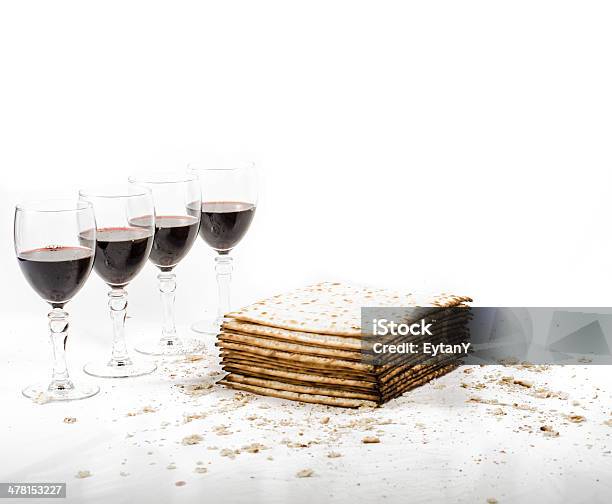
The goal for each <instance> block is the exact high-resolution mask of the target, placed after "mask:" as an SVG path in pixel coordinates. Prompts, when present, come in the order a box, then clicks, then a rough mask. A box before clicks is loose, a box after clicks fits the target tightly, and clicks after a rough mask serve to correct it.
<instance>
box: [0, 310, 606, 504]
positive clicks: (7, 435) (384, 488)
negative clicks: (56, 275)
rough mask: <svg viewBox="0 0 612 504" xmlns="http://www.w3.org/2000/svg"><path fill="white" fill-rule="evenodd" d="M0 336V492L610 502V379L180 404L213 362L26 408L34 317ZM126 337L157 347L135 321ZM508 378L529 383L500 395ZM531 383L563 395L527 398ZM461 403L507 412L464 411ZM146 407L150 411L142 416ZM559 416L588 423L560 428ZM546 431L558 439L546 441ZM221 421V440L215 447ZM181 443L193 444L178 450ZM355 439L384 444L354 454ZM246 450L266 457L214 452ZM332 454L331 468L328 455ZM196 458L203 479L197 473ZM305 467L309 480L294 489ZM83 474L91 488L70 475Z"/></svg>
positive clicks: (455, 382) (159, 498)
mask: <svg viewBox="0 0 612 504" xmlns="http://www.w3.org/2000/svg"><path fill="white" fill-rule="evenodd" d="M4 324H5V325H4V331H3V332H4V335H3V336H4V338H3V352H2V365H1V366H0V394H1V398H2V413H1V415H0V427H1V429H0V446H1V456H0V481H2V482H66V483H67V484H68V498H67V499H66V501H67V502H74V503H76V502H79V503H81V502H92V503H105V504H106V503H115V504H119V503H124V502H125V503H128V502H129V503H133V502H151V503H158V502H159V503H166V504H167V503H175V502H176V503H179V502H250V503H252V502H266V503H268V504H270V503H276V502H278V503H284V502H293V503H300V502H338V503H340V502H469V503H471V502H486V501H487V499H490V498H493V499H497V501H499V502H534V501H538V502H609V500H608V499H609V497H610V495H612V453H611V450H612V426H609V425H607V424H605V423H604V422H605V421H609V420H612V399H611V390H612V385H611V380H610V378H611V376H612V372H611V368H610V367H604V366H580V367H554V368H549V369H547V370H545V371H543V372H534V371H532V370H528V369H520V370H518V369H515V368H510V367H502V366H495V367H483V368H474V369H473V371H472V372H471V373H470V374H466V373H464V372H463V369H459V370H457V371H455V372H453V373H451V374H450V375H447V376H445V377H443V378H441V379H439V380H437V381H435V382H434V383H430V384H428V385H426V386H424V387H421V388H419V389H418V390H415V391H412V392H409V393H407V394H405V395H404V396H403V397H401V398H399V399H396V400H394V401H391V402H390V403H388V404H387V405H385V406H384V407H382V408H379V409H376V410H371V409H366V410H345V409H336V408H328V407H324V406H318V405H306V404H298V403H293V402H289V401H283V400H279V399H274V398H266V397H256V396H252V395H250V394H238V395H236V392H234V391H232V390H229V389H226V388H224V387H222V386H219V385H214V386H213V387H211V388H210V389H208V390H204V392H203V395H200V396H191V395H187V394H185V393H184V392H183V391H182V390H181V389H180V388H179V387H177V385H179V384H183V385H189V384H197V383H202V382H205V381H207V380H210V376H208V375H209V373H210V371H211V370H215V369H217V366H216V364H215V363H214V362H213V360H212V359H209V360H201V361H197V362H193V363H189V362H185V361H184V359H181V358H172V359H166V360H164V361H160V365H159V367H158V370H157V371H156V372H155V373H154V374H153V375H150V376H146V377H140V378H135V379H125V380H96V381H97V382H98V383H99V384H100V386H101V388H102V391H101V393H100V394H99V395H97V396H96V397H94V398H91V399H87V400H83V401H77V402H72V403H49V404H43V405H39V404H34V403H32V402H31V401H30V400H28V399H26V398H24V397H22V395H21V392H20V390H21V388H22V387H23V386H24V385H26V384H28V383H30V382H32V381H36V380H37V379H43V380H47V379H48V370H49V367H50V355H49V352H50V348H49V347H48V345H47V344H46V335H45V332H44V331H45V326H44V314H42V313H41V317H40V320H39V319H38V318H37V317H35V316H31V317H23V316H11V315H10V314H7V315H6V317H5V320H4ZM90 325H92V326H95V327H91V328H88V329H87V332H88V335H91V336H92V337H87V338H85V337H83V338H80V339H79V335H80V332H82V331H84V326H85V325H84V324H83V323H81V324H80V325H79V324H75V326H76V327H73V328H72V334H71V339H70V341H69V348H68V351H69V353H68V357H69V365H70V368H71V371H72V377H73V379H74V380H75V381H77V380H78V381H84V380H92V378H90V377H87V376H85V375H83V373H82V372H80V366H82V364H83V363H84V362H85V361H86V360H87V359H88V358H91V357H103V358H105V357H106V356H107V352H108V348H107V346H106V345H107V343H108V339H109V336H108V331H109V330H110V327H108V325H106V326H105V325H104V324H102V323H100V324H90ZM128 327H129V329H131V330H132V334H133V335H134V334H136V333H138V334H149V337H156V335H157V334H156V332H157V330H156V329H155V328H151V329H147V326H145V325H144V324H143V323H141V322H140V321H139V320H137V319H130V320H129V324H128ZM149 327H150V326H149ZM32 333H38V339H37V336H36V335H33V334H32ZM33 341H40V345H33V344H32V342H33ZM23 342H28V344H27V345H26V344H24V343H23ZM140 358H144V357H140ZM173 374H175V375H176V376H175V377H174V378H172V377H171V375H173ZM505 375H508V376H514V377H522V378H525V379H528V380H531V381H532V382H533V383H534V387H533V388H531V389H528V388H525V387H521V386H520V385H504V384H501V383H499V379H500V378H501V376H505ZM487 377H488V378H487ZM462 382H463V383H464V384H465V386H467V388H464V387H462V386H461V383H462ZM477 383H485V384H486V386H485V388H484V389H478V388H475V385H476V384H477ZM540 386H541V387H547V388H548V389H550V390H552V391H555V392H563V393H564V394H567V399H559V398H557V397H551V398H547V399H542V398H536V397H533V396H532V395H530V394H532V392H533V390H534V388H536V387H540ZM474 396H478V397H480V398H483V399H485V400H486V399H495V400H498V401H499V402H500V403H503V404H507V405H502V406H495V405H490V404H486V403H482V402H480V403H477V402H466V401H467V400H468V399H469V398H470V397H474ZM236 397H238V398H242V399H239V400H236ZM563 397H565V396H563ZM514 403H516V404H518V405H519V407H516V406H512V405H513V404H514ZM526 405H531V406H533V408H534V409H533V411H531V410H528V409H523V407H524V406H526ZM145 406H150V407H151V408H153V409H155V411H154V412H151V413H142V412H141V411H142V408H143V407H145ZM497 408H501V410H502V411H503V412H504V413H506V414H505V415H500V414H495V412H496V410H497ZM128 413H136V415H133V416H129V415H128ZM202 413H203V414H205V418H200V419H193V420H192V421H190V422H185V415H194V414H196V415H197V414H202ZM498 413H499V412H498ZM570 413H573V414H580V415H583V416H584V417H586V421H584V422H582V423H578V424H576V423H572V422H569V421H568V420H567V417H566V416H565V415H567V414H570ZM65 417H75V418H76V419H77V421H76V423H74V424H66V423H64V421H63V419H64V418H65ZM325 417H329V422H328V423H327V424H323V423H321V420H322V419H324V418H325ZM544 424H548V425H551V426H552V427H553V428H554V429H555V430H557V431H558V432H559V436H558V437H547V436H545V435H544V433H542V431H540V426H541V425H544ZM220 425H225V426H227V431H229V432H231V433H230V434H227V435H219V431H218V430H217V431H216V430H215V429H214V428H215V427H217V426H220ZM192 434H199V435H200V436H202V438H203V439H202V441H201V442H200V443H199V444H195V445H190V446H189V445H183V444H182V443H181V441H182V439H183V438H184V437H186V436H189V435H192ZM365 436H377V437H379V439H380V441H381V442H380V443H378V444H363V443H362V442H361V440H362V439H363V438H364V437H365ZM287 440H288V442H287ZM254 442H257V443H261V444H263V445H265V446H266V447H267V448H268V449H265V450H261V451H260V452H258V453H248V452H246V451H242V452H241V453H239V454H237V455H236V456H235V458H230V457H227V456H222V455H221V450H222V449H232V450H234V449H241V448H242V447H243V446H245V445H248V444H250V443H254ZM298 443H302V444H304V445H307V446H305V447H299V446H298V445H297V444H298ZM214 447H217V449H211V448H214ZM332 451H333V452H338V453H340V454H341V456H340V457H337V458H329V457H328V456H327V455H328V454H329V453H330V452H332ZM198 461H200V462H201V463H202V464H201V466H200V467H206V468H207V472H206V473H205V474H198V473H196V472H194V469H195V468H196V467H198V465H197V462H198ZM170 464H174V465H175V466H176V468H175V469H168V466H169V465H170ZM302 469H312V470H313V471H314V473H313V475H312V476H311V477H308V478H298V477H296V473H297V472H298V471H300V470H302ZM85 470H86V471H90V472H91V474H92V476H91V477H88V478H84V479H79V478H76V477H75V475H76V474H77V472H78V471H85ZM122 474H123V475H122ZM177 481H184V482H185V484H184V485H183V486H176V484H175V483H176V482H177ZM19 501H20V499H15V500H14V502H19ZM7 502H9V501H7ZM11 502H13V501H11ZM23 502H30V503H31V502H35V499H27V500H23ZM47 502H48V501H47Z"/></svg>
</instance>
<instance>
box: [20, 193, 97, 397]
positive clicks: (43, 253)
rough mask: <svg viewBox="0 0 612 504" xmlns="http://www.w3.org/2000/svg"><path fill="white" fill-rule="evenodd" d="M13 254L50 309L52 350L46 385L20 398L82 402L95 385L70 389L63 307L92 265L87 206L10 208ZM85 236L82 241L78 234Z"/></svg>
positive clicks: (49, 203)
mask: <svg viewBox="0 0 612 504" xmlns="http://www.w3.org/2000/svg"><path fill="white" fill-rule="evenodd" d="M14 224H15V253H16V255H17V260H18V262H19V267H20V268H21V272H22V273H23V275H24V276H25V278H26V280H27V281H28V283H29V284H30V286H31V287H32V288H33V289H34V290H35V291H36V292H37V293H38V295H39V296H40V297H41V298H43V299H44V300H45V301H46V302H47V303H49V304H50V305H51V307H52V310H51V311H50V312H49V315H48V318H49V329H50V332H51V344H52V346H53V376H52V378H51V383H50V384H49V385H48V386H47V385H44V384H37V385H30V386H29V387H26V388H25V389H23V395H24V396H26V397H29V398H31V399H34V400H39V401H41V402H47V401H70V400H75V399H85V398H86V397H91V396H93V395H95V394H97V393H98V392H99V391H100V389H99V387H98V386H96V385H85V386H83V385H80V386H76V385H74V383H73V382H72V380H70V377H69V376H68V368H67V366H66V355H65V349H66V341H67V339H68V313H67V312H66V311H65V310H64V306H65V305H66V303H67V302H68V301H70V300H71V299H72V298H73V297H74V295H75V294H76V293H77V292H78V291H79V290H80V289H81V287H83V285H84V284H85V281H86V280H87V278H88V277H89V274H90V273H91V268H92V265H93V263H94V244H95V238H96V221H95V218H94V211H93V208H92V206H91V204H90V203H87V202H84V201H76V200H75V201H73V200H45V201H34V202H30V203H23V204H19V205H17V207H16V208H15V223H14ZM84 233H87V236H88V238H87V239H83V238H82V235H83V234H84Z"/></svg>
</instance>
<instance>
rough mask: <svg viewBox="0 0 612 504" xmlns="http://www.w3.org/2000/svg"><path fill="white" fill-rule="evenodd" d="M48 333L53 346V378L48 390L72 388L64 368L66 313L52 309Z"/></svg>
mask: <svg viewBox="0 0 612 504" xmlns="http://www.w3.org/2000/svg"><path fill="white" fill-rule="evenodd" d="M48 317H49V331H50V333H51V344H52V346H53V378H52V379H51V384H50V385H49V390H50V391H51V390H67V389H72V388H74V385H73V384H72V382H71V381H70V377H69V376H68V368H67V367H66V341H67V340H68V312H66V311H64V310H62V309H61V308H54V309H53V310H51V311H50V312H49V315H48Z"/></svg>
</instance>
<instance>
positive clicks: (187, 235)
mask: <svg viewBox="0 0 612 504" xmlns="http://www.w3.org/2000/svg"><path fill="white" fill-rule="evenodd" d="M149 219H150V217H142V218H138V219H134V220H133V221H131V223H132V224H134V225H135V226H138V224H139V222H141V221H144V223H145V224H146V223H148V222H149ZM198 225H199V220H198V218H197V217H191V216H187V215H158V216H156V217H155V237H154V238H153V247H152V248H151V254H150V255H149V260H150V261H151V262H152V263H153V264H155V266H157V267H159V268H160V269H161V270H162V271H170V270H171V269H172V268H173V267H174V266H176V265H177V264H178V263H179V261H180V260H181V259H183V257H185V256H186V255H187V252H189V249H191V246H192V245H193V242H194V241H195V238H196V236H198Z"/></svg>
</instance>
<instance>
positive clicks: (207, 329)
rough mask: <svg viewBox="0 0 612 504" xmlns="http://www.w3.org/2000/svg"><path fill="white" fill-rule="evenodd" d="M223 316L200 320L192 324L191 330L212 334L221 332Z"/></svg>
mask: <svg viewBox="0 0 612 504" xmlns="http://www.w3.org/2000/svg"><path fill="white" fill-rule="evenodd" d="M222 323H223V318H210V319H204V320H198V321H197V322H194V324H193V325H192V326H191V330H192V331H194V332H197V333H200V334H212V335H214V336H216V335H217V334H219V332H221V324H222Z"/></svg>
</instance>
